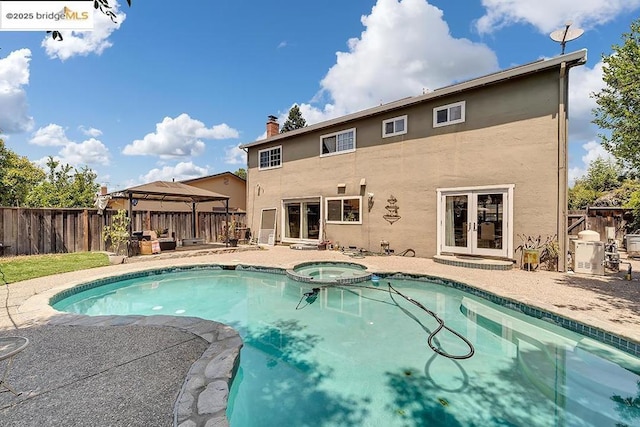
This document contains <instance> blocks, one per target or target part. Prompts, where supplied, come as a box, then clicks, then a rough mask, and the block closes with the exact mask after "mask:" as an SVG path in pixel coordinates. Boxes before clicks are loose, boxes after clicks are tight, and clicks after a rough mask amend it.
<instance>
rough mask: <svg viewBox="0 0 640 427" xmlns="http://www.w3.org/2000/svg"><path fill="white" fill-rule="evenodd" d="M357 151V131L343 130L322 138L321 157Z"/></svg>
mask: <svg viewBox="0 0 640 427" xmlns="http://www.w3.org/2000/svg"><path fill="white" fill-rule="evenodd" d="M352 151H356V129H355V128H353V129H349V130H343V131H340V132H336V133H330V134H328V135H322V136H321V137H320V156H330V155H332V154H341V153H349V152H352Z"/></svg>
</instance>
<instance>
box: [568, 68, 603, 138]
mask: <svg viewBox="0 0 640 427" xmlns="http://www.w3.org/2000/svg"><path fill="white" fill-rule="evenodd" d="M604 87H605V84H604V81H603V80H602V62H598V63H597V64H596V65H594V67H593V68H589V67H587V66H582V67H575V68H572V69H571V74H570V76H569V132H570V135H569V141H576V140H577V141H589V140H592V139H595V138H596V135H597V132H598V128H597V127H596V126H595V125H593V124H592V123H591V120H593V112H592V110H593V109H594V108H596V106H597V104H596V101H595V98H593V96H592V94H594V93H597V92H600V90H601V89H602V88H604Z"/></svg>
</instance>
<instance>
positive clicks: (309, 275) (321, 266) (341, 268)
mask: <svg viewBox="0 0 640 427" xmlns="http://www.w3.org/2000/svg"><path fill="white" fill-rule="evenodd" d="M287 276H289V278H291V279H293V280H296V281H298V282H305V283H338V284H348V283H359V282H366V281H367V280H369V279H371V273H369V272H368V271H367V268H366V267H365V266H363V265H360V264H355V263H352V262H305V263H302V264H298V265H296V266H295V267H293V269H292V270H287Z"/></svg>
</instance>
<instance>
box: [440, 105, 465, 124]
mask: <svg viewBox="0 0 640 427" xmlns="http://www.w3.org/2000/svg"><path fill="white" fill-rule="evenodd" d="M465 105H466V102H465V101H461V102H456V103H455V104H449V105H443V106H442V107H436V108H434V109H433V127H434V128H437V127H440V126H448V125H453V124H456V123H462V122H464V120H465Z"/></svg>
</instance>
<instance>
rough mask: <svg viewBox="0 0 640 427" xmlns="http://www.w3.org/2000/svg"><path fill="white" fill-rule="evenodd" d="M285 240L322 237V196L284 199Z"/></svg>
mask: <svg viewBox="0 0 640 427" xmlns="http://www.w3.org/2000/svg"><path fill="white" fill-rule="evenodd" d="M282 213H283V219H282V220H283V224H282V229H283V230H284V236H283V241H285V242H287V241H288V242H296V241H305V240H313V241H319V239H320V226H321V222H320V198H319V197H318V198H310V199H300V200H285V201H283V209H282Z"/></svg>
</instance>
